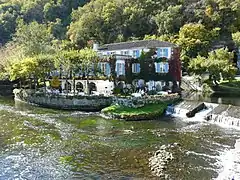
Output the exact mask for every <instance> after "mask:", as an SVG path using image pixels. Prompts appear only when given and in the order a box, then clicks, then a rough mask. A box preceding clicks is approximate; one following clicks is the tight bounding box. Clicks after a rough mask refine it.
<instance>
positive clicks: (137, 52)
mask: <svg viewBox="0 0 240 180" xmlns="http://www.w3.org/2000/svg"><path fill="white" fill-rule="evenodd" d="M136 57H137V58H139V57H140V51H139V50H136Z"/></svg>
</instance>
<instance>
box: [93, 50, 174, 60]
mask: <svg viewBox="0 0 240 180" xmlns="http://www.w3.org/2000/svg"><path fill="white" fill-rule="evenodd" d="M156 49H157V50H158V49H160V50H162V49H167V51H168V55H167V56H164V55H162V56H160V57H166V58H168V59H170V58H171V50H172V48H171V47H156ZM137 50H138V51H139V56H140V55H141V53H142V52H148V51H149V50H150V49H147V48H144V47H138V48H131V49H120V50H111V51H110V50H98V53H99V54H100V55H103V56H107V55H114V54H116V55H128V56H131V57H133V58H136V57H137V56H136V53H135V52H136V51H137ZM157 50H156V53H158V52H157Z"/></svg>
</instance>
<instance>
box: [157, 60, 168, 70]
mask: <svg viewBox="0 0 240 180" xmlns="http://www.w3.org/2000/svg"><path fill="white" fill-rule="evenodd" d="M155 70H156V73H168V71H169V64H168V63H167V62H159V63H155Z"/></svg>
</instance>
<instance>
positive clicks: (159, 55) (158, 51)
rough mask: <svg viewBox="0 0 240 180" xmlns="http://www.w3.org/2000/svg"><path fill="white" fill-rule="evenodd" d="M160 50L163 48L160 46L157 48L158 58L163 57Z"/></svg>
mask: <svg viewBox="0 0 240 180" xmlns="http://www.w3.org/2000/svg"><path fill="white" fill-rule="evenodd" d="M160 51H161V49H160V48H158V49H157V57H158V58H160V57H161V52H160Z"/></svg>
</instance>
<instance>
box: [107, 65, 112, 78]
mask: <svg viewBox="0 0 240 180" xmlns="http://www.w3.org/2000/svg"><path fill="white" fill-rule="evenodd" d="M110 74H111V69H110V64H109V63H106V75H107V76H109V75H110Z"/></svg>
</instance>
